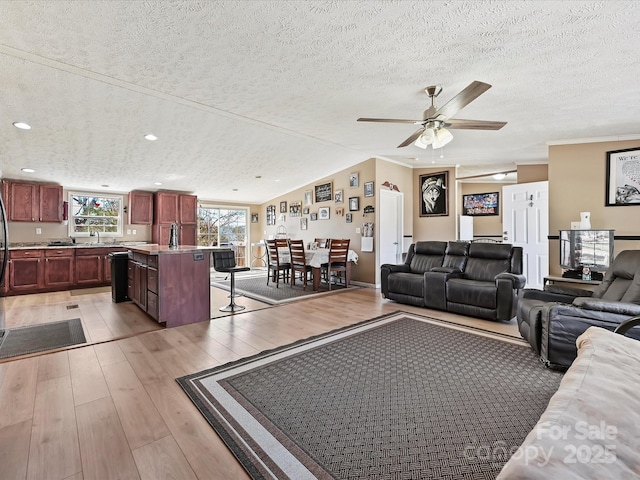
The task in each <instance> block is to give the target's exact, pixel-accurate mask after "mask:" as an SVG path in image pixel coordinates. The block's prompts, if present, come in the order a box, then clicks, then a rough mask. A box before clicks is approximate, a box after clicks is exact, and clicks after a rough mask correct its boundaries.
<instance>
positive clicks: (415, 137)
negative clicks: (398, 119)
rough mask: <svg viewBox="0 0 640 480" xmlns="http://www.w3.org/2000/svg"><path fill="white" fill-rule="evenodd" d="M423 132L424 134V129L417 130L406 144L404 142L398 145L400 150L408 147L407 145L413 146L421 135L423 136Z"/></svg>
mask: <svg viewBox="0 0 640 480" xmlns="http://www.w3.org/2000/svg"><path fill="white" fill-rule="evenodd" d="M422 132H424V127H422V128H420V129H418V130H416V131H415V132H414V133H413V135H411V136H410V137H409V138H407V139H406V140H405V141H404V142H402V143H401V144H400V145H398V148H401V147H406V146H407V145H411V144H412V143H413V142H415V141H416V140H417V139H418V137H419V136H420V135H422Z"/></svg>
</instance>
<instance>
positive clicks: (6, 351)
mask: <svg viewBox="0 0 640 480" xmlns="http://www.w3.org/2000/svg"><path fill="white" fill-rule="evenodd" d="M86 341H87V340H86V338H85V336H84V330H83V329H82V321H81V320H80V319H79V318H73V319H71V320H63V321H60V322H51V323H41V324H39V325H30V326H28V327H16V328H9V329H7V330H0V358H10V357H17V356H20V355H28V354H30V353H36V352H44V351H46V350H54V349H56V348H63V347H68V346H70V345H77V344H80V343H85V342H86Z"/></svg>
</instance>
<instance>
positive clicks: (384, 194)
mask: <svg viewBox="0 0 640 480" xmlns="http://www.w3.org/2000/svg"><path fill="white" fill-rule="evenodd" d="M379 192H380V200H379V205H378V212H380V213H378V215H377V219H378V222H377V223H378V225H377V226H376V228H375V231H376V235H377V237H378V240H377V242H376V243H377V244H378V248H376V287H379V286H380V265H382V260H381V259H380V254H381V253H382V252H381V250H382V248H381V246H380V245H381V240H382V238H381V235H380V232H381V231H383V230H384V229H385V228H387V225H388V224H393V223H394V222H386V221H385V220H387V219H388V217H383V215H382V203H383V202H385V201H390V200H391V199H393V200H394V201H395V202H396V209H395V210H396V219H397V220H396V222H395V223H396V227H397V228H396V241H397V242H398V247H397V251H396V263H400V262H401V261H402V249H403V248H404V194H403V193H402V192H396V191H394V190H383V189H380V190H379Z"/></svg>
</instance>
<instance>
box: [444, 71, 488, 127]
mask: <svg viewBox="0 0 640 480" xmlns="http://www.w3.org/2000/svg"><path fill="white" fill-rule="evenodd" d="M490 88H491V85H489V84H488V83H484V82H479V81H477V80H475V81H473V82H471V83H470V84H469V86H468V87H467V88H465V89H464V90H462V91H461V92H460V93H459V94H458V95H456V96H455V97H453V98H452V99H451V100H449V101H448V102H447V103H445V104H444V105H443V106H442V107H440V108H439V109H438V110H437V111H436V113H435V115H434V116H433V117H438V116H440V115H442V116H444V117H445V118H450V117H453V116H454V115H455V114H456V113H458V112H459V111H460V110H461V109H462V108H464V107H466V106H467V105H469V104H470V103H471V102H472V101H474V100H475V99H476V98H478V97H479V96H480V95H482V94H483V93H484V92H486V91H487V90H489V89H490Z"/></svg>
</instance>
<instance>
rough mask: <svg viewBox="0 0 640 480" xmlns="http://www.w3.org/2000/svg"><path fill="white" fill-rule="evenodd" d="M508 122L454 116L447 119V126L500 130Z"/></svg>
mask: <svg viewBox="0 0 640 480" xmlns="http://www.w3.org/2000/svg"><path fill="white" fill-rule="evenodd" d="M506 124H507V122H493V121H490V120H463V119H461V118H452V119H451V120H447V122H446V123H445V126H446V127H447V128H457V129H460V130H462V129H465V130H500V129H501V128H502V127H504V126H505V125H506Z"/></svg>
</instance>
